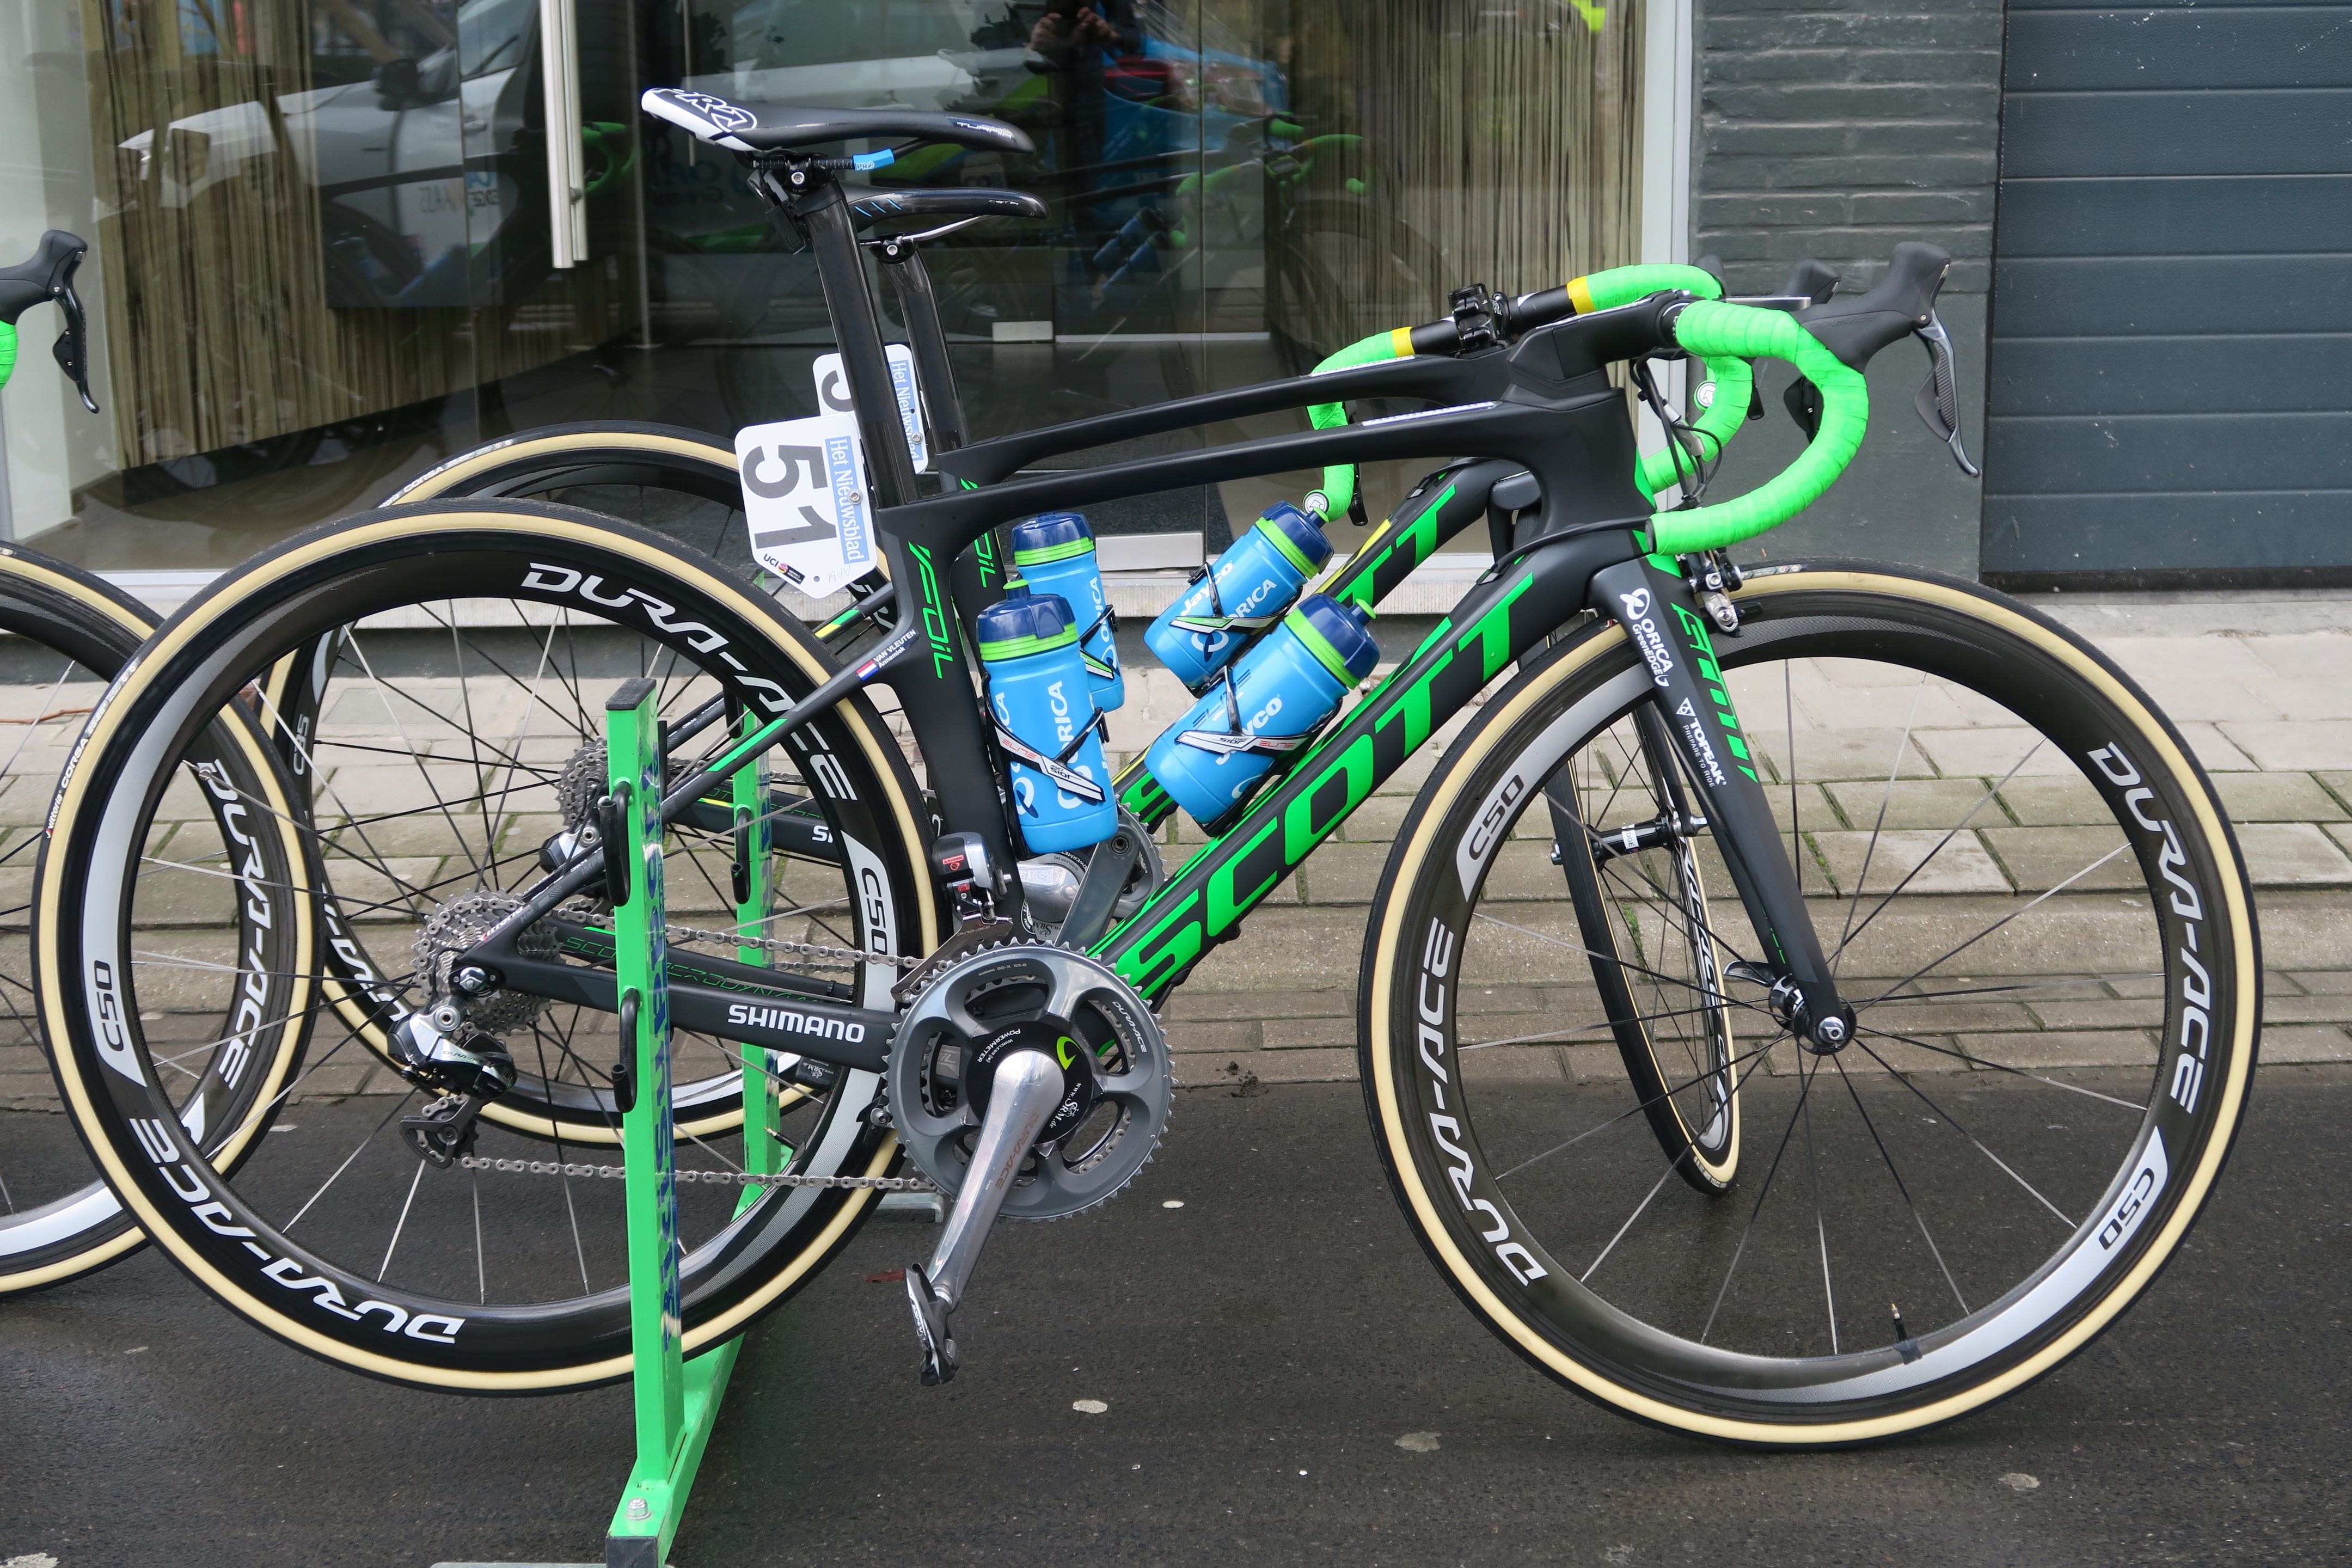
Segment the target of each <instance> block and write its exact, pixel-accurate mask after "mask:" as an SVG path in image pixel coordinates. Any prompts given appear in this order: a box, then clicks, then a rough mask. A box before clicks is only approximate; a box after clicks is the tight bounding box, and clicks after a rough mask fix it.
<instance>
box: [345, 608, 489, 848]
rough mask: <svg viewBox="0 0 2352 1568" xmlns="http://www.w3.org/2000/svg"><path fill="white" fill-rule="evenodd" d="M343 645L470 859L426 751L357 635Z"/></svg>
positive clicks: (463, 837)
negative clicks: (378, 698)
mask: <svg viewBox="0 0 2352 1568" xmlns="http://www.w3.org/2000/svg"><path fill="white" fill-rule="evenodd" d="M344 646H345V647H349V648H350V649H351V650H352V658H356V659H357V660H358V661H359V666H360V668H361V669H362V671H364V672H365V673H366V675H367V678H368V680H369V682H370V683H371V684H372V685H373V686H374V687H375V689H376V692H377V694H378V695H379V696H381V697H382V698H383V706H384V712H385V713H386V714H387V715H389V716H390V718H391V720H392V727H393V729H394V731H396V732H398V734H399V736H400V739H401V742H402V743H403V744H404V745H405V746H407V747H408V749H409V753H410V756H411V758H412V759H413V760H414V762H415V765H416V777H417V781H418V782H419V783H421V784H424V786H425V793H426V794H427V795H430V796H431V797H432V800H433V804H434V805H437V806H439V807H440V808H441V820H442V821H444V822H446V823H447V824H448V825H449V836H450V837H452V838H454V839H456V840H457V849H458V852H459V853H460V854H462V855H464V856H465V857H466V858H467V859H468V860H471V859H473V858H474V851H473V849H472V847H470V846H468V845H467V842H466V835H465V832H464V830H462V829H461V828H459V827H458V826H457V813H455V812H453V811H451V810H450V809H449V803H448V802H447V801H446V800H444V799H443V798H442V795H441V789H440V786H439V785H437V784H435V783H434V782H433V770H432V769H431V768H429V767H427V766H426V765H425V754H426V753H425V752H424V751H423V750H422V749H421V748H419V747H418V746H417V744H416V742H415V741H412V740H410V739H409V737H408V725H407V724H406V723H405V722H404V721H403V720H402V719H401V716H400V710H399V708H398V707H397V706H395V705H394V704H395V699H394V694H393V693H392V691H390V690H389V689H386V687H385V686H384V683H383V678H382V677H381V676H379V675H377V674H376V672H375V667H374V666H373V665H372V664H370V663H369V662H368V656H367V649H365V648H363V647H360V644H359V639H358V638H357V637H353V638H352V639H351V640H350V641H349V642H347V643H346V644H345V645H344ZM371 847H373V846H371ZM488 848H489V846H488V845H484V846H483V849H484V851H485V852H488Z"/></svg>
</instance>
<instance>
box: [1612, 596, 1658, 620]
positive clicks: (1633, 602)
mask: <svg viewBox="0 0 2352 1568" xmlns="http://www.w3.org/2000/svg"><path fill="white" fill-rule="evenodd" d="M1617 600H1618V602H1619V603H1620V604H1622V605H1624V606H1625V618H1626V619H1627V620H1629V621H1638V620H1640V619H1641V618H1642V617H1643V616H1646V615H1648V614H1649V613H1650V591H1649V590H1648V589H1647V588H1636V589H1634V590H1633V592H1632V593H1630V594H1620V595H1617Z"/></svg>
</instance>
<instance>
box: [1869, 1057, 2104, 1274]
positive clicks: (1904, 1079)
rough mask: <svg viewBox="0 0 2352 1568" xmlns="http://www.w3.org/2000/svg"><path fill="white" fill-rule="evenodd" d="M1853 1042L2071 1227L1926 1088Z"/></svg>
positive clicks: (2059, 1211)
mask: <svg viewBox="0 0 2352 1568" xmlns="http://www.w3.org/2000/svg"><path fill="white" fill-rule="evenodd" d="M1853 1043H1854V1044H1855V1045H1857V1046H1860V1047H1862V1048H1863V1049H1864V1050H1865V1051H1868V1052H1870V1059H1871V1060H1873V1061H1874V1062H1876V1063H1877V1064H1878V1065H1879V1066H1880V1067H1883V1068H1885V1069H1886V1070H1887V1071H1888V1072H1891V1073H1893V1074H1894V1075H1895V1078H1896V1079H1898V1080H1900V1082H1901V1083H1902V1085H1903V1087H1904V1088H1906V1089H1909V1090H1910V1091H1911V1092H1912V1093H1914V1094H1916V1095H1917V1096H1918V1097H1919V1102H1920V1103H1921V1104H1922V1105H1925V1106H1926V1107H1927V1109H1928V1110H1932V1111H1934V1112H1935V1113H1936V1114H1937V1116H1940V1117H1942V1118H1943V1119H1944V1120H1945V1121H1950V1122H1951V1124H1952V1131H1955V1132H1957V1133H1958V1134H1959V1135H1960V1136H1961V1137H1963V1138H1965V1139H1967V1140H1968V1141H1969V1142H1970V1143H1971V1144H1973V1145H1975V1147H1976V1152H1978V1153H1979V1154H1982V1155H1983V1156H1984V1157H1985V1158H1986V1159H1988V1160H1990V1161H1991V1162H1992V1163H1994V1164H1996V1165H1998V1166H2000V1168H2001V1171H2002V1172H2003V1173H2005V1174H2006V1175H2007V1176H2008V1177H2009V1179H2010V1180H2011V1181H2012V1182H2015V1183H2016V1184H2018V1185H2019V1186H2021V1187H2023V1188H2024V1189H2025V1190H2026V1191H2027V1192H2028V1193H2030V1194H2032V1197H2033V1201H2034V1202H2035V1203H2038V1204H2040V1205H2042V1207H2043V1208H2046V1209H2048V1210H2049V1211H2050V1212H2051V1213H2052V1214H2053V1215H2056V1216H2057V1219H2058V1223H2059V1224H2060V1225H2063V1226H2065V1227H2066V1228H2067V1229H2069V1230H2072V1229H2074V1221H2073V1220H2071V1219H2068V1218H2067V1217H2066V1211H2065V1210H2063V1209H2062V1208H2060V1207H2059V1206H2058V1205H2056V1204H2053V1203H2052V1202H2051V1201H2050V1200H2049V1199H2048V1198H2045V1197H2043V1196H2042V1194H2040V1193H2039V1192H2036V1191H2035V1190H2034V1186H2033V1184H2032V1182H2029V1181H2027V1180H2026V1179H2025V1178H2024V1177H2023V1176H2021V1175H2019V1174H2018V1173H2017V1172H2016V1171H2015V1170H2013V1169H2011V1166H2010V1163H2009V1162H2008V1161H2006V1160H2004V1159H2002V1158H2001V1157H2000V1155H1998V1154H1996V1153H1994V1152H1992V1151H1991V1150H1990V1149H1988V1148H1986V1147H1985V1146H1984V1144H1983V1142H1981V1141H1979V1139H1978V1137H1977V1135H1976V1134H1975V1133H1973V1132H1971V1131H1969V1130H1968V1129H1967V1128H1965V1127H1963V1126H1961V1125H1960V1124H1959V1123H1958V1121H1953V1119H1952V1113H1951V1112H1950V1111H1948V1110H1945V1109H1944V1108H1943V1107H1942V1106H1940V1105H1937V1103H1936V1102H1935V1101H1934V1100H1929V1099H1928V1098H1927V1090H1926V1089H1921V1088H1920V1087H1919V1086H1918V1085H1917V1084H1916V1083H1913V1082H1912V1081H1911V1079H1910V1077H1909V1075H1907V1074H1906V1073H1905V1072H1904V1071H1903V1070H1902V1069H1901V1068H1897V1067H1896V1066H1895V1064H1894V1063H1892V1062H1890V1061H1888V1060H1887V1059H1886V1058H1885V1057H1882V1056H1880V1055H1879V1054H1878V1052H1877V1050H1876V1049H1875V1048H1874V1047H1873V1046H1872V1045H1871V1043H1870V1042H1869V1041H1868V1040H1865V1039H1862V1038H1859V1037H1857V1038H1856V1039H1855V1040H1854V1042H1853Z"/></svg>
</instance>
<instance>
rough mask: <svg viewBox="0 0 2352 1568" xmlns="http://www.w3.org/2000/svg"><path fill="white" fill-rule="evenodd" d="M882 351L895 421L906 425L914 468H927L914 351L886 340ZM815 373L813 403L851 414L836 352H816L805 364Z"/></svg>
mask: <svg viewBox="0 0 2352 1568" xmlns="http://www.w3.org/2000/svg"><path fill="white" fill-rule="evenodd" d="M882 352H883V353H884V354H885V355H886V356H887V358H888V359H889V362H890V385H891V386H892V388H893V389H894V390H896V391H897V393H898V423H899V424H901V425H903V426H906V427H907V450H908V452H909V453H910V454H912V455H913V457H914V459H915V472H917V473H919V474H928V473H929V472H930V471H931V448H930V447H929V444H928V443H926V442H925V441H924V439H923V416H922V414H921V412H920V410H921V406H922V405H921V404H920V402H919V397H920V395H921V384H920V383H919V382H918V381H917V380H916V379H915V351H914V350H912V349H910V348H908V346H907V345H906V344H904V343H889V344H887V345H885V346H884V348H883V351H882ZM809 369H810V372H811V374H814V376H815V377H816V405H817V407H818V408H819V409H821V410H823V411H824V413H827V414H855V413H856V412H857V400H856V398H854V397H852V396H850V395H849V376H848V374H846V373H845V372H844V371H843V369H842V368H841V356H840V355H839V354H819V355H817V356H816V363H814V365H812V366H810V367H809Z"/></svg>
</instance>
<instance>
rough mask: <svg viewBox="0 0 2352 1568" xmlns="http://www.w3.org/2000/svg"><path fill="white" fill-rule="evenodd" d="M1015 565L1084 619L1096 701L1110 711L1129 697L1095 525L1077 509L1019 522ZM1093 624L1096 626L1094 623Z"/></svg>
mask: <svg viewBox="0 0 2352 1568" xmlns="http://www.w3.org/2000/svg"><path fill="white" fill-rule="evenodd" d="M1013 569H1014V570H1015V571H1017V572H1019V573H1020V574H1021V576H1022V578H1023V579H1024V581H1025V582H1026V583H1027V584H1029V587H1030V589H1031V590H1032V591H1033V592H1034V593H1039V594H1058V595H1061V596H1062V598H1063V599H1064V600H1065V601H1066V602H1067V603H1068V605H1069V606H1070V609H1071V611H1072V613H1074V614H1075V615H1076V616H1077V619H1078V630H1079V633H1080V636H1079V638H1078V648H1079V651H1080V652H1081V653H1082V654H1083V655H1084V656H1085V658H1086V661H1087V680H1088V684H1089V689H1091V690H1092V692H1093V694H1094V701H1095V706H1096V707H1097V708H1099V709H1101V710H1103V711H1104V712H1106V713H1108V712H1111V711H1113V710H1116V709H1117V708H1118V706H1119V704H1121V703H1123V702H1125V701H1126V700H1127V681H1126V679H1124V678H1123V677H1122V676H1121V675H1120V674H1119V668H1118V632H1117V630H1116V629H1115V628H1114V627H1113V626H1112V625H1111V622H1110V619H1109V617H1108V615H1107V614H1106V613H1105V612H1106V610H1107V609H1108V605H1109V601H1108V599H1106V598H1105V597H1104V595H1103V580H1102V570H1101V567H1100V566H1099V565H1098V564H1097V562H1096V560H1095V535H1094V530H1092V529H1090V528H1088V527H1087V520H1086V518H1085V517H1084V516H1083V515H1081V514H1080V513H1078V512H1075V511H1049V512H1044V513H1041V514H1040V515H1038V516H1036V517H1033V518H1031V519H1030V520H1029V521H1026V522H1021V523H1015V524H1013ZM1089 628H1091V629H1089Z"/></svg>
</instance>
